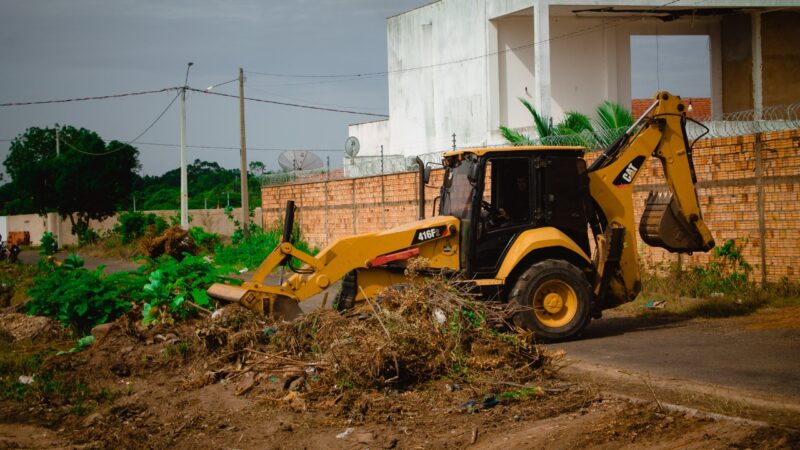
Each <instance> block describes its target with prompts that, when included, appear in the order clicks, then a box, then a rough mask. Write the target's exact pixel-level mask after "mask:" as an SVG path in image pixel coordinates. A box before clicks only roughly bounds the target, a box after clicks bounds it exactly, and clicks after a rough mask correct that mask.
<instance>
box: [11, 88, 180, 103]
mask: <svg viewBox="0 0 800 450" xmlns="http://www.w3.org/2000/svg"><path fill="white" fill-rule="evenodd" d="M176 89H181V88H180V87H168V88H163V89H155V90H151V91H139V92H125V93H122V94H111V95H100V96H96V97H75V98H65V99H58V100H40V101H32V102H9V103H0V107H5V106H28V105H47V104H51V103H70V102H84V101H89V100H108V99H112V98H120V97H133V96H137V95H147V94H158V93H161V92H168V91H173V90H176Z"/></svg>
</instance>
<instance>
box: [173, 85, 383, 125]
mask: <svg viewBox="0 0 800 450" xmlns="http://www.w3.org/2000/svg"><path fill="white" fill-rule="evenodd" d="M186 90H187V91H193V92H199V93H201V94H207V95H218V96H220V97H230V98H239V96H238V95H233V94H224V93H222V92H211V91H205V90H201V89H195V88H189V87H187V88H186ZM244 99H245V100H249V101H253V102H261V103H271V104H273V105H281V106H292V107H294V108H305V109H314V110H317V111H330V112H338V113H347V114H359V115H362V116H372V117H384V118H386V117H389V116H388V115H386V114H376V113H369V112H363V111H350V110H346V109H336V108H324V107H321V106H311V105H300V104H297V103H287V102H279V101H275V100H266V99H263V98H253V97H245V98H244Z"/></svg>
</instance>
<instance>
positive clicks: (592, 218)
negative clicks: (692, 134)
mask: <svg viewBox="0 0 800 450" xmlns="http://www.w3.org/2000/svg"><path fill="white" fill-rule="evenodd" d="M686 121H687V118H686V108H685V106H684V105H683V104H682V103H681V100H680V97H677V96H673V95H671V94H669V93H667V92H660V93H659V94H657V95H656V97H655V98H654V101H653V104H652V106H651V107H650V108H649V109H648V110H647V111H646V112H645V113H644V115H642V117H641V118H639V119H638V120H637V121H636V122H635V123H634V125H633V126H631V127H630V129H629V130H627V132H626V133H624V134H623V135H622V136H620V137H619V139H617V140H616V141H615V142H614V143H613V144H611V145H610V146H609V147H608V148H606V149H605V150H604V151H603V152H602V153H601V154H600V155H599V156H598V157H597V158H596V159H595V160H594V161H593V163H592V164H591V166H589V167H588V168H587V165H586V162H585V160H584V148H582V147H565V146H530V147H503V148H482V149H468V150H460V151H454V152H449V153H446V154H445V155H444V158H443V164H444V181H443V183H442V186H441V190H440V196H439V197H438V198H437V200H435V201H434V205H437V204H438V214H437V215H435V216H434V217H431V218H428V219H422V220H419V221H416V222H413V223H409V224H406V225H403V226H399V227H395V228H392V229H389V230H385V231H381V232H377V233H366V234H360V235H356V236H350V237H345V238H341V239H338V240H336V241H335V242H333V243H332V244H330V245H328V246H327V247H326V248H325V249H323V250H322V251H320V252H319V254H317V255H316V256H312V255H310V254H307V253H305V252H303V251H301V250H299V249H297V248H296V247H295V246H294V245H293V244H292V242H291V230H292V227H293V223H294V204H293V203H292V202H289V204H288V205H287V211H286V216H285V221H284V236H283V242H282V243H281V244H280V245H279V246H278V248H276V249H275V251H273V252H272V253H271V254H270V255H269V256H267V257H266V259H265V260H264V262H263V263H262V264H261V266H260V267H259V268H258V270H257V271H256V272H255V274H254V275H253V277H252V279H251V280H250V281H247V282H245V283H244V284H242V285H241V286H232V285H228V284H215V285H213V286H212V287H211V288H210V289H209V290H208V293H209V295H211V296H212V297H214V298H217V299H220V300H226V301H232V302H239V303H241V304H242V305H244V306H246V307H248V308H251V309H253V310H256V311H260V312H263V313H265V314H273V315H278V316H282V317H285V318H291V317H293V316H295V315H297V314H299V313H300V308H299V306H298V302H301V301H303V300H305V299H308V298H309V297H311V296H313V295H315V294H317V293H319V292H321V291H322V290H324V289H326V288H328V287H329V286H330V285H331V284H332V283H334V282H336V281H337V280H340V279H342V287H341V291H340V293H339V294H338V296H337V298H336V300H335V301H334V306H335V307H336V308H338V309H348V308H353V307H356V306H359V304H361V302H362V301H364V300H365V299H366V298H369V299H373V298H374V297H375V296H377V295H378V294H380V293H381V291H383V290H384V289H386V288H387V287H389V286H392V285H395V284H398V283H407V282H408V280H407V279H406V278H405V276H404V268H405V267H406V264H407V263H408V261H409V260H410V259H411V258H415V257H421V258H426V259H427V262H428V270H430V271H431V272H434V273H435V272H439V273H442V272H443V273H449V274H460V275H461V276H460V279H462V280H467V281H466V282H467V283H470V284H472V285H473V286H474V287H475V289H476V290H478V291H479V292H482V293H484V294H486V295H490V296H494V297H497V296H498V295H499V298H501V299H504V300H506V301H508V302H512V303H514V304H516V305H518V306H519V308H516V309H517V310H518V311H519V312H517V313H516V315H515V316H514V321H515V323H517V324H518V325H520V326H523V327H526V328H528V329H531V330H533V331H535V332H536V333H537V335H539V336H541V337H543V338H547V339H552V340H558V339H566V338H570V337H574V336H576V335H578V334H579V333H580V332H581V331H582V330H583V329H584V327H585V326H586V325H587V324H588V323H589V321H590V320H591V318H593V317H595V318H597V317H600V315H601V312H602V311H603V310H605V309H608V308H613V307H615V306H618V305H620V304H622V303H625V302H629V301H631V300H633V299H634V298H636V295H637V294H638V293H639V291H640V288H641V283H640V274H639V263H638V255H637V240H636V234H635V233H636V231H635V224H634V212H633V185H634V184H635V182H636V179H637V177H638V174H639V173H640V172H641V171H642V168H643V167H644V165H645V164H646V163H647V161H648V159H649V157H650V156H654V157H656V158H658V159H659V160H660V161H661V164H662V165H663V169H664V176H665V179H666V185H667V187H668V192H660V193H652V192H651V193H650V195H649V196H648V198H647V202H646V207H645V211H644V213H643V215H642V218H641V222H640V226H639V233H640V234H641V237H642V240H643V241H644V242H645V243H647V244H648V245H651V246H656V247H662V248H665V249H667V250H669V251H671V252H679V253H691V252H695V251H708V250H710V249H711V248H713V247H714V240H713V238H712V236H711V233H710V232H709V230H708V228H707V227H706V225H705V222H704V221H703V215H702V212H701V210H700V205H699V202H698V198H697V192H696V189H695V185H696V182H697V180H696V177H695V173H694V167H693V164H692V145H693V142H692V143H691V144H690V143H689V140H688V138H687V136H686ZM420 166H421V167H420V171H421V172H420V180H421V181H420V182H421V183H423V182H427V178H428V176H427V175H428V174H429V173H430V171H429V170H428V169H426V168H424V167H422V165H421V164H420ZM420 192H424V190H423V189H421V190H420ZM423 204H424V198H422V199H420V208H422V205H423ZM434 209H436V206H434ZM590 234H591V242H593V244H594V245H593V246H592V245H590ZM293 258H294V259H297V260H300V261H301V262H302V263H304V265H303V267H302V268H300V269H295V273H294V274H292V275H291V276H290V277H289V278H287V279H286V280H285V281H282V283H281V284H280V285H277V286H271V285H267V284H265V279H266V277H267V275H268V274H270V273H271V272H272V271H273V270H274V269H275V268H277V267H278V266H280V265H282V264H283V265H285V266H286V267H289V268H291V266H290V265H289V264H288V263H289V261H291V259H293Z"/></svg>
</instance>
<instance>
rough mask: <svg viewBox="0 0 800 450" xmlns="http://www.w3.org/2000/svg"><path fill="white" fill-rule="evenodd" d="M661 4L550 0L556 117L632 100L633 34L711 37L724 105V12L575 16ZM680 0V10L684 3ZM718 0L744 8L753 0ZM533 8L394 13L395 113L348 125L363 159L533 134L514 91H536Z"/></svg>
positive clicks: (479, 4)
mask: <svg viewBox="0 0 800 450" xmlns="http://www.w3.org/2000/svg"><path fill="white" fill-rule="evenodd" d="M656 3H658V2H654V1H653V0H637V1H633V0H622V1H593V0H584V1H571V2H568V1H566V0H550V5H555V6H551V7H550V8H549V11H550V19H549V26H550V38H549V42H550V58H551V59H550V64H551V75H550V81H551V96H552V99H551V103H550V108H551V111H552V115H553V120H554V121H558V120H560V119H561V117H562V116H563V113H564V112H565V111H581V112H586V113H590V112H591V111H592V110H593V109H594V107H595V106H596V105H598V104H599V103H600V102H602V101H603V100H606V99H609V100H614V101H617V102H619V103H621V104H623V105H628V104H630V100H631V95H630V43H629V40H630V36H631V35H632V34H649V35H652V34H661V35H666V34H707V35H709V36H710V45H711V49H710V51H711V71H712V75H711V76H712V79H711V86H712V102H713V104H714V108H715V110H716V109H717V108H721V105H722V98H721V96H722V94H721V92H722V91H721V78H722V76H721V57H720V50H719V49H720V31H719V19H718V18H701V17H695V18H690V17H686V18H683V19H679V20H675V21H672V22H662V21H660V20H657V19H636V20H631V19H630V18H627V19H626V18H620V17H619V16H616V17H614V18H602V17H600V18H598V17H575V15H574V14H573V13H572V12H571V11H572V10H573V9H575V7H576V6H577V7H580V6H601V5H627V6H635V5H652V4H656ZM679 3H683V2H679ZM679 3H676V4H675V6H686V5H680V4H679ZM713 3H714V6H717V7H730V6H737V7H744V6H747V5H746V4H748V5H749V4H750V3H752V2H725V1H719V0H714V1H713ZM756 3H757V2H756ZM778 3H780V2H778ZM533 4H534V0H440V1H438V2H435V3H432V4H429V5H426V6H423V7H420V8H417V9H415V10H412V11H409V12H407V13H404V14H400V15H398V16H394V17H391V18H389V19H388V21H387V35H388V39H387V41H388V70H389V116H390V119H389V120H388V121H380V122H372V123H367V124H358V125H351V126H350V128H349V132H350V134H351V135H353V136H356V137H358V138H359V139H360V140H361V143H362V147H361V148H362V150H361V153H360V155H363V156H370V155H377V154H379V150H378V149H379V148H380V147H379V146H380V144H381V143H383V144H384V153H385V154H395V155H405V156H414V155H418V154H422V153H430V152H435V151H446V150H449V149H450V148H452V135H453V133H455V134H456V144H457V146H458V147H459V148H465V147H479V146H484V145H498V144H502V143H503V142H504V140H503V139H502V137H501V136H500V134H499V132H498V131H497V128H498V127H499V126H500V125H501V124H502V125H507V126H511V127H512V128H518V129H520V130H521V131H523V132H527V133H528V134H530V133H531V131H532V130H531V128H530V125H532V120H531V118H530V115H529V113H528V112H527V111H526V110H525V109H524V107H523V106H522V105H521V104H520V102H519V100H518V97H524V98H527V99H529V100H533V96H534V89H533V87H534V83H535V82H536V80H535V79H534V75H533V74H534V68H533V64H534V52H535V48H536V45H535V44H534V42H533V40H534V39H533V31H534V30H533V24H534V20H533V19H534V18H533V8H532V6H533ZM708 6H711V5H708ZM620 19H623V20H622V22H620ZM523 46H524V47H523ZM517 47H522V48H517ZM420 68H422V69H420ZM526 87H527V88H528V89H527V92H526V91H525V88H526ZM676 94H679V95H680V93H676ZM531 103H533V101H531Z"/></svg>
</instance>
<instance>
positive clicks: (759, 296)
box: [619, 240, 800, 319]
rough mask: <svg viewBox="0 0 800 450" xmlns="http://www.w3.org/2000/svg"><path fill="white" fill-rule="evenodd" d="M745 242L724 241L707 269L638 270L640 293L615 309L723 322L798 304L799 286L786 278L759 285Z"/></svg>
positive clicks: (662, 267)
mask: <svg viewBox="0 0 800 450" xmlns="http://www.w3.org/2000/svg"><path fill="white" fill-rule="evenodd" d="M745 243H746V241H743V240H728V241H726V242H725V243H724V244H723V245H721V246H719V247H717V248H715V249H714V253H713V254H712V258H711V260H710V261H709V262H708V263H707V264H706V265H705V266H692V267H689V268H688V269H686V270H683V269H681V268H680V267H678V266H677V265H676V264H669V265H667V264H661V265H656V266H653V267H649V268H644V267H643V268H642V270H641V272H642V292H641V294H640V295H639V297H638V298H637V299H636V300H635V301H633V302H630V303H627V304H625V305H623V306H621V307H620V308H619V309H620V310H622V311H625V312H628V313H633V314H638V315H640V316H644V317H655V318H681V319H691V318H694V317H703V318H722V317H733V316H744V315H748V314H752V313H753V312H755V311H757V310H759V309H761V308H767V307H772V308H788V307H795V306H800V284H798V283H796V282H792V281H789V279H788V278H787V277H784V278H783V279H782V280H780V281H779V282H777V283H767V284H765V285H761V284H757V283H755V282H753V281H752V280H751V273H752V268H751V266H750V264H748V263H747V261H745V259H744V257H743V256H742V252H741V247H742V245H744V244H745Z"/></svg>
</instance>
